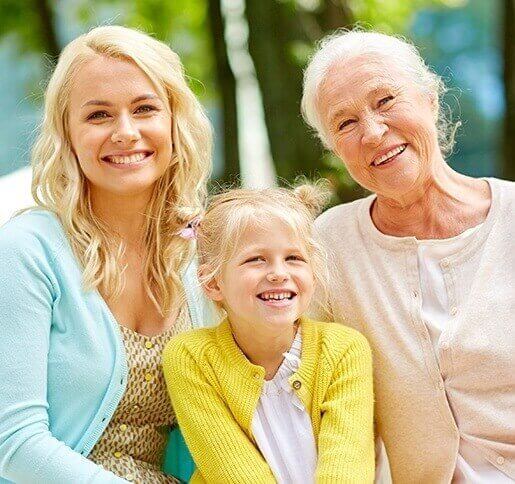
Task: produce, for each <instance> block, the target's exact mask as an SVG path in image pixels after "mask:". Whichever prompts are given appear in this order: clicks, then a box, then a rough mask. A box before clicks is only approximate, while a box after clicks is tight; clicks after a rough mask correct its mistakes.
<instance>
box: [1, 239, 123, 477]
mask: <svg viewBox="0 0 515 484" xmlns="http://www.w3.org/2000/svg"><path fill="white" fill-rule="evenodd" d="M38 244H40V242H39V241H38V240H37V239H36V237H33V238H32V239H29V238H28V237H27V235H26V234H19V236H17V235H16V233H15V231H14V230H12V229H9V230H5V229H4V230H2V231H1V232H0V335H2V338H1V340H0V477H2V478H5V479H8V480H10V481H13V482H17V483H24V484H39V483H42V482H44V483H46V484H48V483H53V484H69V483H70V482H73V483H88V484H101V483H109V484H115V483H120V484H122V483H126V482H127V481H125V480H124V479H121V478H119V477H116V476H115V475H114V474H112V473H110V472H107V471H105V470H103V469H102V468H101V467H100V466H97V465H95V464H94V463H93V462H91V461H89V460H88V459H86V458H85V457H83V456H81V455H80V454H78V453H76V452H74V451H73V450H72V449H70V448H69V447H67V446H66V445H65V444H64V443H62V442H60V441H59V440H57V439H56V438H55V437H53V436H52V434H51V431H50V429H49V420H48V412H47V409H48V402H47V400H46V394H47V361H48V353H49V351H51V348H50V346H49V339H50V328H51V322H52V306H53V303H54V300H55V294H56V290H55V287H54V283H53V273H52V270H51V267H50V266H49V262H48V260H47V257H45V256H44V252H43V249H41V247H40V249H39V252H40V253H38V250H37V245H38Z"/></svg>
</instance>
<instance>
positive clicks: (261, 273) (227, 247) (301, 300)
mask: <svg viewBox="0 0 515 484" xmlns="http://www.w3.org/2000/svg"><path fill="white" fill-rule="evenodd" d="M325 200H326V194H325V192H324V191H323V190H321V189H320V188H317V187H316V186H312V185H302V186H299V187H297V188H296V189H295V190H294V191H291V190H287V189H281V188H278V189H267V190H259V191H258V190H245V189H239V190H231V191H229V192H227V193H224V194H221V195H218V196H215V197H214V198H213V199H212V201H211V203H210V205H209V207H208V208H207V212H206V214H205V216H204V218H203V219H202V221H201V223H200V226H199V227H198V229H197V230H198V234H197V238H198V250H199V261H200V266H199V275H200V280H201V282H202V285H203V288H204V290H205V292H206V294H207V295H208V296H209V298H211V299H212V300H213V301H215V302H216V303H218V304H219V305H221V307H222V308H223V309H224V310H225V312H226V313H227V317H226V319H225V320H224V321H223V322H222V323H221V324H220V325H219V326H217V327H216V328H205V329H198V330H194V331H189V332H187V333H183V334H181V335H179V336H178V337H176V338H174V339H172V340H171V341H170V343H169V344H168V345H167V347H166V349H165V352H164V357H163V363H164V374H165V378H166V381H167V386H168V391H169V393H170V397H171V400H172V403H173V406H174V409H175V412H176V414H177V419H178V422H179V425H180V427H181V430H182V432H183V434H184V438H185V440H186V443H187V445H188V447H189V449H190V451H191V453H192V456H193V459H194V461H195V463H196V465H197V471H196V472H195V474H194V476H193V478H192V482H208V483H221V482H224V483H253V484H254V483H274V482H279V483H300V482H302V483H310V482H311V483H313V482H317V483H322V482H332V483H345V482H349V483H351V482H359V483H367V482H372V481H373V478H374V439H373V424H372V421H373V394H372V361H371V353H370V349H369V346H368V343H367V341H366V340H365V338H364V337H363V336H361V335H360V334H359V333H358V332H356V331H355V330H352V329H350V328H347V327H344V326H341V325H337V324H334V323H321V322H317V321H312V320H310V319H308V318H306V317H305V316H303V314H304V312H305V311H306V309H307V308H308V306H309V304H310V302H311V299H312V296H313V293H314V287H315V285H316V286H319V287H322V288H324V287H325V284H326V283H327V269H326V267H325V257H324V254H323V252H322V249H321V247H320V246H319V244H318V242H317V241H316V239H315V237H314V234H313V233H312V222H313V218H314V217H315V216H316V215H317V213H318V212H319V211H320V209H321V208H322V207H323V205H324V202H325ZM317 292H318V291H317ZM324 292H325V293H326V294H327V289H325V290H322V291H321V293H324Z"/></svg>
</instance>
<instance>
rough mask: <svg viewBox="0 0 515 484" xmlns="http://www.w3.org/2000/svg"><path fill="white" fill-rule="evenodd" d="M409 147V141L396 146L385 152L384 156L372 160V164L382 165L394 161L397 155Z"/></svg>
mask: <svg viewBox="0 0 515 484" xmlns="http://www.w3.org/2000/svg"><path fill="white" fill-rule="evenodd" d="M407 147H408V145H407V143H405V144H403V145H400V146H397V147H396V148H393V149H392V150H390V151H388V153H385V154H384V155H382V156H378V157H377V158H376V159H375V160H374V161H372V163H371V165H372V166H381V165H385V164H386V163H389V162H390V161H392V160H393V159H394V158H395V157H396V156H398V155H400V154H401V153H403V152H404V151H405V150H406V148H407Z"/></svg>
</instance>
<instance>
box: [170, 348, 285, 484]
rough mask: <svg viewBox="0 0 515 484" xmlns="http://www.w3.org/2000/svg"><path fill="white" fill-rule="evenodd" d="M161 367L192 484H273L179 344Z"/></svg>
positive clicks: (255, 452) (267, 469)
mask: <svg viewBox="0 0 515 484" xmlns="http://www.w3.org/2000/svg"><path fill="white" fill-rule="evenodd" d="M163 365H164V366H163V369H164V375H165V380H166V384H167V387H168V392H169V394H170V398H171V400H172V404H173V407H174V410H175V414H176V415H177V420H178V422H179V426H180V428H181V431H182V433H183V436H184V439H185V441H186V444H187V445H188V447H189V450H190V452H191V454H192V456H193V460H194V461H195V464H196V466H197V472H196V479H197V480H196V481H192V482H204V481H205V482H223V483H227V484H230V483H233V484H244V483H248V484H268V483H270V484H271V483H275V479H274V477H273V474H272V471H271V470H270V467H269V466H268V464H267V463H266V461H265V460H264V458H263V457H262V455H261V453H260V452H259V451H258V449H257V448H256V447H255V446H254V445H253V443H252V442H251V441H250V439H249V438H248V437H247V435H246V434H245V432H244V431H243V429H242V428H241V427H240V426H239V425H238V423H237V422H236V420H235V419H234V417H233V415H232V413H231V411H230V409H229V408H228V406H227V404H226V403H225V402H224V400H223V399H222V397H221V396H220V394H219V392H218V391H217V390H216V388H215V386H214V385H213V384H211V382H210V381H209V378H208V377H207V376H206V375H205V374H204V372H203V371H202V369H201V367H200V365H199V364H198V363H197V362H196V361H195V358H194V357H193V356H192V354H191V353H190V351H188V349H187V348H186V347H185V345H183V344H177V343H176V341H174V340H172V342H171V343H169V344H168V346H167V347H166V349H165V352H164V355H163ZM198 473H200V474H201V477H200V476H198Z"/></svg>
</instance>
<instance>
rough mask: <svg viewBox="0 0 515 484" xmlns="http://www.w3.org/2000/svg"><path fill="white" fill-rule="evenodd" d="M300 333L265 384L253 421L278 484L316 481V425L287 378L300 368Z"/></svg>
mask: <svg viewBox="0 0 515 484" xmlns="http://www.w3.org/2000/svg"><path fill="white" fill-rule="evenodd" d="M301 346H302V341H301V333H300V331H297V335H296V336H295V339H294V341H293V344H292V346H291V348H290V350H289V351H288V352H287V353H284V360H283V362H282V363H281V366H280V367H279V369H278V370H277V373H276V374H275V376H274V377H273V379H272V380H268V381H266V380H265V382H264V385H263V390H262V393H261V397H260V398H259V403H258V406H257V408H256V411H255V413H254V417H253V419H252V433H253V434H254V438H255V439H256V442H257V445H258V447H259V450H260V451H261V453H262V454H263V457H264V458H265V460H266V462H267V463H268V465H269V466H270V468H271V469H272V472H273V474H274V476H275V478H276V480H277V482H278V483H279V484H298V483H301V482H302V483H303V484H310V483H313V484H314V482H315V472H316V465H317V450H316V443H315V437H314V435H313V426H312V424H311V419H310V418H309V415H308V413H307V412H306V409H305V408H304V405H303V404H302V402H301V401H300V399H299V397H298V396H297V395H296V393H295V392H294V391H293V389H292V388H291V386H290V382H289V381H288V378H289V377H290V376H291V375H292V374H293V373H294V372H295V371H297V369H298V368H299V365H300V353H301Z"/></svg>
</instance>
